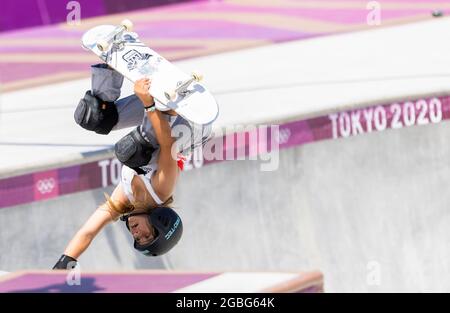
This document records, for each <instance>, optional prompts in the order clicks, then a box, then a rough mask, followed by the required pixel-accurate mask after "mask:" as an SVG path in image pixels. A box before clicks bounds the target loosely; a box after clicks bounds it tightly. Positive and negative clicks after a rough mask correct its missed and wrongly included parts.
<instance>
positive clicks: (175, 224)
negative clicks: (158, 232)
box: [164, 217, 181, 240]
mask: <svg viewBox="0 0 450 313" xmlns="http://www.w3.org/2000/svg"><path fill="white" fill-rule="evenodd" d="M180 221H181V219H180V217H178V218H177V220H176V221H175V223H173V226H172V228H171V229H170V230H169V231H168V232H167V234H166V235H165V236H164V237H165V238H166V240H169V239H170V237H172V235H173V233H174V232H175V231H176V230H177V228H178V225H180Z"/></svg>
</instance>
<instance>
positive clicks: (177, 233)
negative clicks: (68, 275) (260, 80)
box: [53, 64, 211, 269]
mask: <svg viewBox="0 0 450 313" xmlns="http://www.w3.org/2000/svg"><path fill="white" fill-rule="evenodd" d="M92 74H93V75H92V91H88V92H86V94H85V97H84V98H83V99H82V100H81V101H80V104H79V105H78V107H77V109H76V112H75V120H76V122H77V123H78V124H79V125H81V126H82V127H83V128H86V129H89V130H93V131H95V132H97V133H99V134H108V133H109V132H110V131H111V130H116V129H122V128H125V127H130V126H137V125H138V126H137V128H136V129H134V130H133V131H132V132H130V133H129V134H128V135H126V136H125V137H124V138H122V139H121V140H119V142H118V143H117V144H116V145H115V153H116V156H117V158H118V159H119V160H120V161H121V162H122V163H123V164H124V166H123V167H122V178H121V182H120V184H119V185H118V186H117V187H116V188H115V189H114V191H113V193H112V195H111V196H110V197H109V196H107V201H106V202H105V203H104V204H102V205H100V206H99V208H98V209H97V210H96V211H95V212H94V213H93V214H92V215H91V217H90V218H89V219H88V221H87V222H86V223H85V224H84V225H83V226H82V227H81V229H80V230H79V231H78V232H77V233H76V235H75V236H74V237H73V239H72V240H71V241H70V243H69V245H68V246H67V247H66V249H65V251H64V254H63V255H62V256H61V258H60V259H59V260H58V262H57V263H56V264H55V266H54V267H53V268H54V269H67V268H68V266H70V265H72V266H73V265H74V264H76V260H77V259H78V257H79V256H80V255H81V254H82V253H83V252H84V251H85V250H86V249H87V247H88V246H89V244H90V243H91V241H92V240H93V238H94V237H95V236H96V235H97V234H98V233H99V232H100V230H101V229H102V228H103V227H104V226H105V225H107V224H108V223H110V222H113V221H117V220H118V219H119V218H120V219H121V220H122V221H124V222H125V225H126V227H127V229H128V230H129V231H130V233H131V234H132V236H133V238H134V248H135V249H137V250H138V251H140V252H141V253H143V254H144V255H146V256H157V255H161V254H163V253H166V252H167V251H169V250H170V249H171V248H172V247H173V246H174V245H175V244H176V243H177V242H178V241H179V239H180V237H181V234H182V222H181V219H180V217H179V216H178V214H177V213H176V212H175V211H174V210H173V209H172V208H170V204H171V202H172V194H173V192H174V189H175V185H176V181H177V178H178V175H179V172H180V170H181V169H182V162H183V156H186V155H188V154H189V153H191V152H192V150H193V149H194V148H195V147H198V146H201V145H202V144H204V143H205V142H206V141H207V140H208V138H209V137H210V134H211V126H206V127H205V126H201V125H194V124H192V123H190V122H188V121H186V120H185V119H183V118H182V117H181V116H178V115H176V113H175V112H173V111H165V112H162V111H160V110H159V109H158V104H157V103H155V101H154V99H153V97H152V96H151V95H150V94H149V92H148V90H149V86H150V84H151V82H150V80H148V79H141V80H139V81H137V82H136V83H135V86H134V95H132V96H129V97H126V98H123V99H120V100H118V101H116V100H117V99H118V98H119V96H120V89H121V87H122V83H123V77H122V76H121V75H120V74H119V73H117V72H115V71H114V70H112V69H110V68H108V66H107V65H104V64H100V65H94V66H92ZM159 108H160V109H161V110H163V109H164V107H162V106H159ZM177 126H179V127H181V128H182V129H184V132H183V131H180V132H175V136H174V135H173V133H174V132H173V130H175V129H176V128H177ZM186 133H187V134H188V136H187V137H188V138H185V137H186ZM183 137H184V138H183ZM174 145H175V149H172V147H174ZM174 151H175V152H178V154H177V155H174V154H175V153H173V152H174Z"/></svg>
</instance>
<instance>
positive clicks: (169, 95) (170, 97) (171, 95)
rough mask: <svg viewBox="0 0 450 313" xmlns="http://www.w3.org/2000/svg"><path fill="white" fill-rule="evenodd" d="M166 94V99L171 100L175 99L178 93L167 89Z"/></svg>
mask: <svg viewBox="0 0 450 313" xmlns="http://www.w3.org/2000/svg"><path fill="white" fill-rule="evenodd" d="M164 95H165V96H166V99H167V100H170V101H172V100H174V99H175V97H176V93H175V92H174V91H171V92H168V91H166V92H165V93H164Z"/></svg>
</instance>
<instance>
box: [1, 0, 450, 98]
mask: <svg viewBox="0 0 450 313" xmlns="http://www.w3.org/2000/svg"><path fill="white" fill-rule="evenodd" d="M368 3H369V2H368V1H365V0H364V1H363V0H346V1H341V0H328V1H326V0H315V1H303V0H297V1H296V0H277V1H275V0H223V1H220V0H218V1H212V0H211V1H200V2H194V3H186V4H180V5H173V6H166V7H160V8H150V9H145V10H139V11H133V12H127V13H121V14H117V15H111V16H104V17H97V18H90V19H85V20H82V23H81V25H78V26H71V25H67V24H59V25H53V26H48V27H40V28H34V29H33V28H32V29H27V30H20V31H12V32H6V33H3V34H1V35H0V83H1V90H2V91H12V90H17V89H22V88H28V87H32V86H37V85H42V84H49V83H54V82H60V81H64V80H70V79H76V78H82V77H87V75H88V65H89V64H91V63H93V62H96V61H97V60H96V58H95V56H94V55H93V54H90V53H88V52H86V51H84V50H82V49H81V47H80V38H81V35H82V34H83V32H84V31H86V30H87V29H89V28H90V27H92V26H95V25H99V24H110V23H112V24H118V23H120V21H121V20H122V19H124V18H129V19H130V20H132V21H133V22H134V23H135V31H136V32H138V33H139V34H140V36H141V38H143V40H144V42H147V43H148V44H149V45H150V46H151V47H152V48H154V49H155V50H156V51H158V52H160V53H161V54H162V55H164V56H165V57H167V58H168V59H170V60H179V59H184V58H190V57H195V56H201V55H208V54H214V53H218V52H222V51H229V50H236V49H242V48H247V47H252V46H258V45H265V44H270V43H274V42H282V41H289V40H296V39H305V38H310V37H314V36H320V35H326V34H332V33H337V32H347V31H355V30H359V29H367V28H370V27H383V26H388V25H392V24H397V23H407V22H412V21H416V20H422V19H430V18H432V15H431V12H432V11H433V10H437V9H439V10H443V12H449V11H450V3H449V2H448V1H446V0H432V1H430V0H384V1H378V3H379V4H380V8H381V24H380V25H379V26H369V25H368V24H367V15H368V12H369V11H370V10H368V8H367V5H368Z"/></svg>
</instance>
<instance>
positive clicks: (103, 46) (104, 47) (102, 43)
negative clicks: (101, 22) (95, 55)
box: [97, 40, 109, 51]
mask: <svg viewBox="0 0 450 313" xmlns="http://www.w3.org/2000/svg"><path fill="white" fill-rule="evenodd" d="M108 46H109V43H108V41H106V40H100V41H97V48H98V50H100V51H106V50H108Z"/></svg>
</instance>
